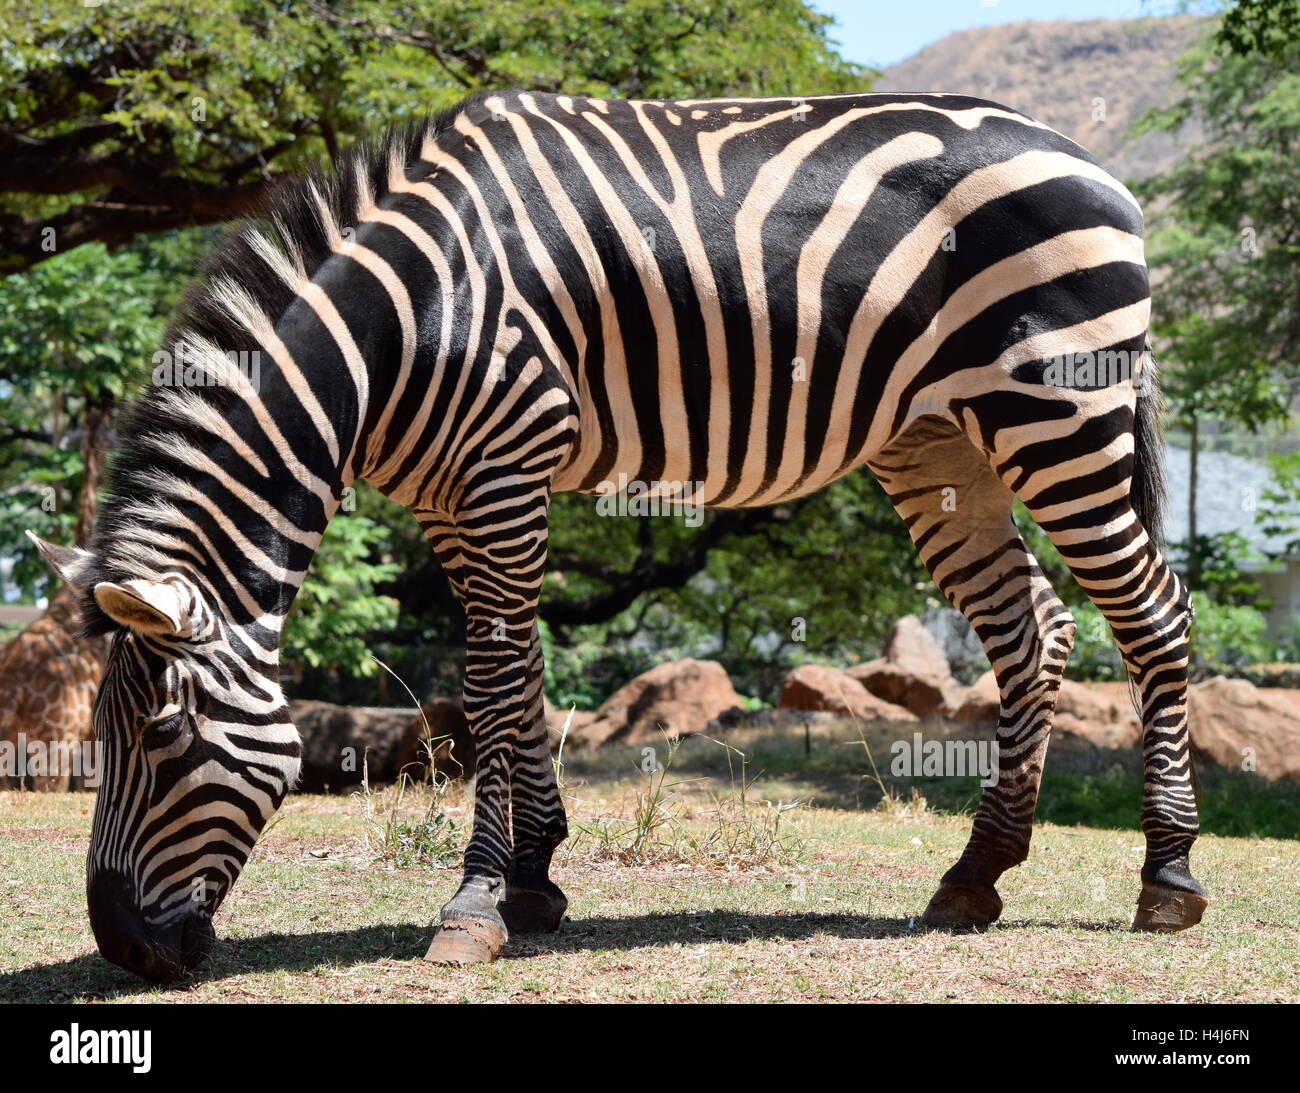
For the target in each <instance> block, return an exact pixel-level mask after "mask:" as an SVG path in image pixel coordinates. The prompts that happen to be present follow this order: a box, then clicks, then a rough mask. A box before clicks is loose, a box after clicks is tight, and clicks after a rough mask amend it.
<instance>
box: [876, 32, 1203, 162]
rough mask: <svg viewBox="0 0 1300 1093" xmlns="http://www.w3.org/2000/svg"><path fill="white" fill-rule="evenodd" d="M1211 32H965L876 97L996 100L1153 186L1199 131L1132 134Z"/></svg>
mask: <svg viewBox="0 0 1300 1093" xmlns="http://www.w3.org/2000/svg"><path fill="white" fill-rule="evenodd" d="M1207 27H1208V23H1207V20H1206V19H1204V18H1203V17H1199V16H1192V15H1179V16H1170V17H1167V18H1147V19H1087V20H1077V21H1076V20H1069V19H1063V20H1060V21H1057V22H1036V21H1031V22H1021V23H1005V24H1003V25H1001V26H994V27H977V28H975V29H972V30H959V31H955V32H954V33H952V34H948V35H945V36H944V37H943V38H940V39H939V40H938V41H937V42H935V43H933V44H932V45H929V46H926V47H925V49H923V50H921V51H920V52H919V53H916V54H913V55H912V56H911V57H908V58H907V59H906V60H904V61H900V62H899V63H898V64H896V65H892V66H891V67H889V68H887V69H886V70H885V72H884V75H883V76H882V78H881V79H879V80H877V81H876V84H875V87H874V90H876V91H951V92H956V93H959V94H963V95H976V96H979V97H980V98H986V99H994V100H996V101H997V102H1000V103H1002V104H1004V105H1005V106H1010V107H1012V108H1014V109H1016V110H1019V111H1021V112H1022V113H1025V114H1029V115H1031V116H1032V117H1035V118H1037V119H1038V120H1039V121H1041V122H1044V123H1045V124H1047V125H1050V126H1051V127H1052V128H1053V129H1056V130H1058V131H1059V132H1061V133H1064V134H1065V135H1066V136H1067V137H1069V138H1070V139H1071V140H1074V141H1076V142H1077V143H1079V144H1081V145H1083V147H1085V148H1087V149H1088V150H1089V151H1090V152H1092V153H1093V155H1095V156H1097V158H1098V159H1100V160H1101V161H1102V162H1103V163H1104V164H1105V165H1106V166H1107V168H1108V169H1109V170H1110V171H1111V172H1112V173H1113V174H1115V175H1116V176H1118V177H1119V178H1123V179H1141V178H1147V177H1149V176H1151V175H1153V174H1156V173H1158V172H1159V171H1162V170H1164V169H1166V168H1168V167H1169V166H1171V165H1172V164H1173V163H1174V162H1175V161H1176V160H1177V159H1178V158H1179V156H1180V154H1181V151H1182V150H1183V149H1184V148H1185V147H1186V146H1187V144H1188V143H1191V142H1195V141H1196V140H1198V139H1199V138H1200V131H1199V128H1198V127H1195V126H1188V127H1187V128H1186V129H1185V130H1184V131H1183V132H1182V133H1180V134H1178V136H1177V137H1175V136H1173V135H1170V134H1166V133H1147V134H1144V135H1143V136H1141V137H1138V138H1136V139H1134V138H1131V137H1127V136H1126V135H1125V130H1126V129H1127V128H1128V126H1129V125H1130V124H1131V123H1132V122H1133V121H1134V120H1135V119H1137V118H1138V117H1139V116H1140V115H1141V114H1142V113H1143V112H1144V111H1145V110H1147V109H1149V108H1150V107H1153V106H1159V105H1161V104H1163V103H1166V102H1168V101H1170V100H1171V99H1172V98H1173V96H1174V91H1175V88H1174V78H1175V75H1176V62H1177V60H1178V57H1179V55H1180V54H1181V53H1183V52H1184V51H1185V50H1186V49H1188V48H1189V47H1190V46H1191V45H1192V44H1193V42H1194V41H1195V40H1196V38H1197V36H1198V35H1199V34H1201V33H1203V32H1204V31H1205V30H1206V29H1207Z"/></svg>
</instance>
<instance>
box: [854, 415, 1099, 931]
mask: <svg viewBox="0 0 1300 1093" xmlns="http://www.w3.org/2000/svg"><path fill="white" fill-rule="evenodd" d="M870 466H871V469H872V470H873V471H874V472H875V474H876V476H877V478H878V479H879V480H880V482H881V485H883V486H884V488H885V491H886V492H887V493H888V494H889V496H890V499H891V500H892V501H893V503H894V507H895V508H896V509H897V511H898V513H899V515H900V516H901V517H902V519H903V522H904V523H905V524H906V525H907V528H908V531H909V533H910V534H911V536H912V540H913V542H914V543H915V544H916V547H917V550H918V552H919V553H920V555H921V560H922V561H923V562H924V563H925V565H926V568H927V569H929V571H930V573H931V575H932V576H933V577H934V580H935V583H936V584H937V585H938V586H939V588H940V589H941V590H942V591H943V593H944V595H945V596H946V597H947V598H948V600H949V602H951V603H952V605H953V606H954V607H956V608H957V609H958V610H960V611H961V612H962V614H963V615H964V616H965V617H966V619H967V621H968V622H969V623H970V624H971V626H972V628H973V629H974V630H975V632H976V634H978V635H979V638H980V641H981V643H982V644H983V647H984V651H985V653H986V654H987V656H988V658H989V662H990V663H991V665H992V667H993V673H994V676H995V678H996V679H997V683H998V692H999V696H1000V705H1001V712H1000V717H999V721H998V726H997V735H996V742H997V744H998V749H997V772H996V773H997V780H996V782H994V784H992V785H990V786H987V787H986V788H985V790H984V793H983V796H982V798H981V800H980V806H979V810H978V812H977V814H976V816H975V820H974V823H973V825H972V830H971V835H970V840H969V842H968V843H967V846H966V849H965V850H964V851H963V853H962V855H961V857H960V859H959V860H958V861H957V863H956V864H955V865H954V866H953V867H952V868H951V869H949V870H948V871H947V872H946V873H945V874H944V876H943V878H942V880H941V882H940V886H939V889H938V890H937V891H936V892H935V894H934V896H933V898H932V899H931V900H930V903H929V905H928V906H927V907H926V909H925V913H924V914H923V916H922V918H921V923H922V925H924V926H934V927H946V928H983V927H985V926H988V925H989V924H990V923H992V922H993V921H995V920H996V919H997V918H998V917H999V915H1000V914H1001V913H1002V900H1001V898H1000V897H999V895H998V893H997V889H996V887H995V884H996V882H997V880H998V878H999V877H1000V876H1001V875H1002V873H1003V872H1005V871H1006V870H1007V869H1010V868H1012V867H1013V866H1016V865H1019V864H1020V863H1021V862H1022V861H1024V860H1025V858H1026V857H1027V856H1028V853H1029V841H1030V832H1031V827H1032V822H1033V817H1034V808H1035V806H1036V804H1037V801H1038V789H1039V783H1040V781H1041V778H1042V773H1043V760H1044V757H1045V755H1046V752H1047V743H1048V736H1049V734H1050V732H1051V726H1052V715H1053V712H1054V710H1055V706H1056V696H1057V692H1058V690H1059V688H1060V682H1061V675H1062V673H1063V672H1064V670H1065V662H1066V659H1067V658H1068V656H1069V654H1070V649H1071V647H1072V645H1073V643H1074V629H1075V627H1074V619H1073V617H1072V616H1071V615H1070V613H1069V611H1068V610H1067V609H1066V607H1065V605H1064V604H1063V603H1062V602H1061V601H1060V599H1059V598H1058V597H1057V596H1056V594H1055V592H1054V591H1053V590H1052V587H1051V585H1050V584H1049V583H1048V581H1047V579H1046V578H1045V577H1044V576H1043V574H1042V571H1041V570H1040V569H1039V567H1038V563H1037V561H1036V560H1035V559H1034V557H1033V555H1032V554H1031V553H1030V551H1029V548H1028V547H1027V546H1026V545H1025V542H1024V539H1023V538H1022V537H1021V534H1020V531H1019V529H1018V528H1017V527H1016V525H1015V522H1014V520H1013V519H1012V517H1011V504H1012V495H1011V492H1010V490H1008V489H1007V487H1006V486H1005V485H1004V484H1003V483H1002V481H1001V480H1000V479H999V478H998V477H997V476H996V475H995V474H994V473H993V471H992V469H991V468H990V466H989V464H988V461H987V459H986V458H985V456H984V455H983V454H982V453H980V452H979V451H978V450H977V449H976V448H975V447H974V446H973V445H972V444H971V443H970V441H969V440H968V439H967V438H966V437H965V436H964V435H963V434H962V433H961V432H960V431H959V430H958V429H957V428H956V427H955V426H953V425H951V424H950V423H948V422H947V421H943V420H940V419H937V418H925V419H921V420H920V421H918V422H917V423H916V424H914V425H913V426H912V427H911V428H910V429H909V430H908V431H907V433H905V434H904V436H903V437H902V438H901V439H900V441H898V442H896V443H895V444H894V445H893V446H891V447H890V448H889V449H887V450H886V451H884V452H881V453H880V454H879V455H877V456H876V457H875V458H873V459H872V460H871V463H870Z"/></svg>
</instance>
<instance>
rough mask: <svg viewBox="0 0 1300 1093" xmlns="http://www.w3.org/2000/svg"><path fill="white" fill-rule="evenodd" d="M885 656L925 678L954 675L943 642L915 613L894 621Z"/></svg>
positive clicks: (907, 670)
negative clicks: (943, 648)
mask: <svg viewBox="0 0 1300 1093" xmlns="http://www.w3.org/2000/svg"><path fill="white" fill-rule="evenodd" d="M882 655H883V656H884V659H885V660H887V661H888V662H889V663H890V664H894V665H897V666H898V667H899V668H901V669H902V670H903V671H905V672H908V673H910V674H911V675H914V676H920V677H922V678H925V679H950V678H952V672H951V671H950V670H949V668H948V658H947V657H946V656H944V655H943V650H942V649H941V648H940V647H939V643H938V642H937V641H935V640H934V637H933V635H932V634H931V633H930V632H929V631H928V630H927V629H926V628H925V627H924V626H922V625H921V620H920V619H918V618H917V617H916V616H915V615H904V616H903V617H902V618H901V619H899V620H898V621H897V622H895V623H894V625H893V626H892V627H890V630H889V636H888V637H887V638H886V639H885V648H884V653H883V654H882Z"/></svg>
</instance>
